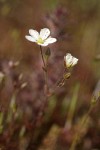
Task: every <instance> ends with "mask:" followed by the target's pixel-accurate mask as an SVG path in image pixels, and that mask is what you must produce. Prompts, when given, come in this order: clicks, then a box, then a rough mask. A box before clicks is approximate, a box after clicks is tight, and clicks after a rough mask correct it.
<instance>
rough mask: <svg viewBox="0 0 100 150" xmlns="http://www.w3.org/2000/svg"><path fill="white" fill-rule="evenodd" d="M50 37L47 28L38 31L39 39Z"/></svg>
mask: <svg viewBox="0 0 100 150" xmlns="http://www.w3.org/2000/svg"><path fill="white" fill-rule="evenodd" d="M49 35H50V30H49V29H48V28H44V29H41V30H40V37H41V38H42V39H43V40H45V39H46V38H47V37H48V36H49Z"/></svg>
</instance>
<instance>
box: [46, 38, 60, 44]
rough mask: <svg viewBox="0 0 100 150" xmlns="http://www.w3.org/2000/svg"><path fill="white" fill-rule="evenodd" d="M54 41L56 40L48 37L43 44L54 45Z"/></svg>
mask: <svg viewBox="0 0 100 150" xmlns="http://www.w3.org/2000/svg"><path fill="white" fill-rule="evenodd" d="M56 41H57V39H56V38H52V37H49V38H47V39H46V40H45V42H46V43H48V44H51V43H54V42H56Z"/></svg>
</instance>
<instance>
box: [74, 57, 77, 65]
mask: <svg viewBox="0 0 100 150" xmlns="http://www.w3.org/2000/svg"><path fill="white" fill-rule="evenodd" d="M77 62H78V59H77V58H75V57H74V58H73V65H76V64H77Z"/></svg>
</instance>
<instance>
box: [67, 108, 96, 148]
mask: <svg viewBox="0 0 100 150" xmlns="http://www.w3.org/2000/svg"><path fill="white" fill-rule="evenodd" d="M92 109H93V105H91V106H90V108H89V110H88V112H87V114H86V115H85V117H84V118H83V120H82V122H81V124H80V129H79V132H77V133H76V134H75V137H74V140H73V142H72V145H71V147H70V149H69V150H75V147H76V145H77V143H78V140H79V139H80V137H81V132H82V129H81V128H83V127H84V125H85V123H86V121H87V119H88V117H89V115H90V113H91V111H92Z"/></svg>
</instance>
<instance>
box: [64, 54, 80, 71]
mask: <svg viewBox="0 0 100 150" xmlns="http://www.w3.org/2000/svg"><path fill="white" fill-rule="evenodd" d="M64 61H65V65H66V67H67V68H70V67H73V66H74V65H76V64H77V62H78V59H77V58H75V57H73V56H72V55H71V54H70V53H67V54H66V56H64Z"/></svg>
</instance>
